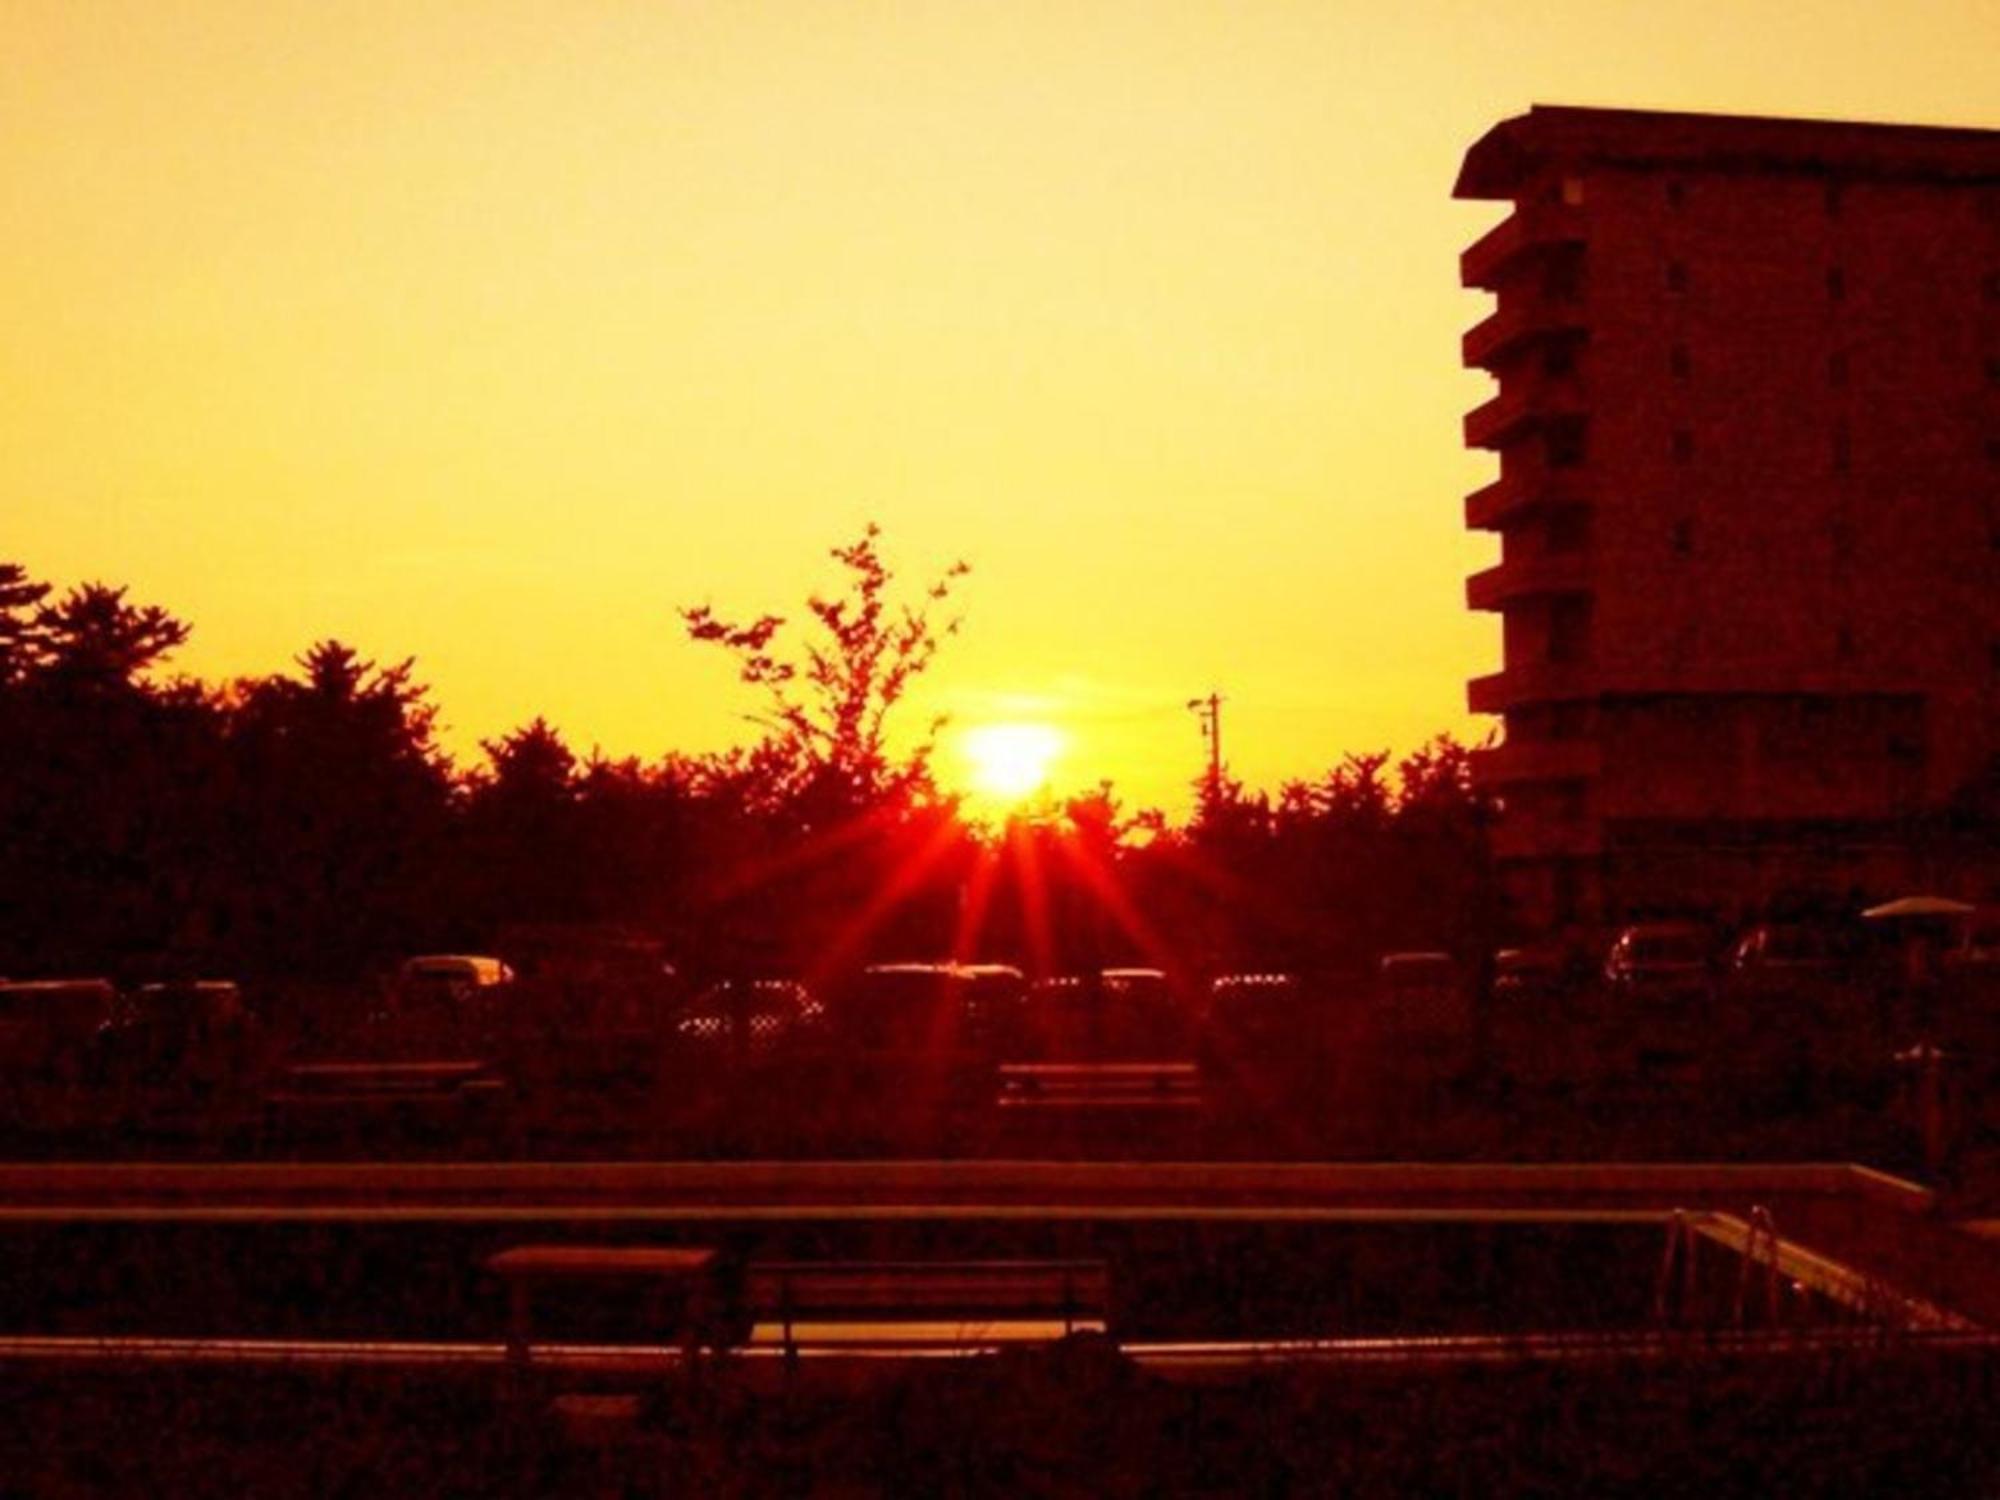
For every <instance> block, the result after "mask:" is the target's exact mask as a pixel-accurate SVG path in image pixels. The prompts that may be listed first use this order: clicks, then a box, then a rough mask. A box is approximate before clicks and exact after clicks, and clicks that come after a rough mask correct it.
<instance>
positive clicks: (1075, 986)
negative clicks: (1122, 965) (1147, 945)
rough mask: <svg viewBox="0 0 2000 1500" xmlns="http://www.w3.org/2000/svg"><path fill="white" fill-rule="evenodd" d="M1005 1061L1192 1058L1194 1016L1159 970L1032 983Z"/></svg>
mask: <svg viewBox="0 0 2000 1500" xmlns="http://www.w3.org/2000/svg"><path fill="white" fill-rule="evenodd" d="M1020 1040H1021V1046H1020V1047H1019V1048H1018V1049H1017V1050H1016V1051H1015V1053H1013V1054H1011V1055H1010V1057H1009V1060H1010V1061H1024V1062H1050V1063H1109V1062H1154V1061H1161V1060H1167V1059H1180V1060H1183V1061H1186V1060H1191V1059H1192V1058H1193V1057H1194V1051H1195V1016H1194V1012H1193V1007H1192V1006H1190V1005H1189V1004H1188V1003H1187V1002H1186V1001H1185V1000H1184V999H1183V998H1182V997H1181V995H1180V994H1179V993H1178V992H1177V991H1176V990H1175V988H1174V986H1173V984H1172V983H1171V982H1170V981H1169V980H1168V978H1167V975H1166V974H1165V972H1164V971H1162V970H1160V969H1103V970H1100V971H1099V972H1097V973H1095V974H1068V975H1062V976H1059V977H1055V978H1049V979H1040V980H1037V981H1036V982H1035V983H1034V984H1033V985H1031V986H1030V987H1029V989H1028V996H1027V1005H1026V1011H1025V1014H1024V1016H1023V1018H1022V1027H1021V1038H1020Z"/></svg>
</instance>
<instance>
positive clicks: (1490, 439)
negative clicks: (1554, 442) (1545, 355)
mask: <svg viewBox="0 0 2000 1500" xmlns="http://www.w3.org/2000/svg"><path fill="white" fill-rule="evenodd" d="M1583 414H1584V404H1583V393H1582V391H1581V390H1580V389H1579V388H1578V386H1577V383H1576V381H1575V380H1574V379H1546V378H1544V379H1535V380H1529V381H1526V382H1524V383H1518V384H1517V383H1515V382H1512V381H1510V382H1508V383H1507V384H1506V385H1503V386H1502V387H1501V388H1500V394H1499V395H1497V396H1495V397H1494V398H1493V399H1492V400H1491V401H1488V402H1487V403H1486V404H1485V405H1484V406H1475V407H1474V408H1473V409H1472V410H1471V411H1469V412H1467V413H1466V414H1465V445H1466V447H1468V448H1504V447H1506V446H1507V444H1509V443H1511V442H1513V441H1514V440H1515V439H1516V438H1518V437H1520V436H1521V435H1522V434H1523V433H1525V432H1530V431H1532V430H1533V429H1535V428H1536V427H1539V426H1542V425H1544V424H1548V423H1554V422H1563V421H1575V420H1577V419H1578V418H1580V417H1582V416H1583Z"/></svg>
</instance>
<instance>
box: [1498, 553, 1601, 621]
mask: <svg viewBox="0 0 2000 1500" xmlns="http://www.w3.org/2000/svg"><path fill="white" fill-rule="evenodd" d="M1596 571H1597V570H1596V568H1595V566H1594V564H1593V561H1592V558H1591V554H1590V553H1589V552H1587V551H1577V552H1552V553H1548V554H1546V555H1544V556H1541V557H1523V558H1516V559H1514V560H1512V561H1509V562H1503V563H1500V564H1498V565H1497V566H1495V567H1491V568H1487V569H1485V570H1483V571H1481V572H1478V573H1474V574H1473V575H1472V576H1471V577H1470V578H1468V579H1466V580H1465V603H1466V607H1467V608H1468V609H1505V608H1506V607H1507V606H1508V605H1509V604H1511V603H1512V602H1514V601H1515V600H1517V599H1533V598H1538V597H1543V596H1547V595H1550V594H1587V593H1589V592H1590V591H1591V589H1592V588H1594V587H1595V585H1596Z"/></svg>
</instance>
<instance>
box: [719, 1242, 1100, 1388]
mask: <svg viewBox="0 0 2000 1500" xmlns="http://www.w3.org/2000/svg"><path fill="white" fill-rule="evenodd" d="M1110 1280H1111V1278H1110V1271H1109V1268H1108V1267H1107V1266H1106V1264H1105V1263H1104V1262H1103V1261H1098V1260H1006V1261H852V1262H842V1261H827V1262H816V1261H761V1262H754V1263H752V1264H751V1265H750V1267H749V1268H748V1272H747V1274H746V1277H745V1285H744V1294H745V1303H746V1305H747V1309H748V1311H749V1313H750V1316H751V1319H752V1322H753V1328H752V1332H751V1343H752V1344H753V1345H758V1344H762V1345H766V1346H769V1345H771V1344H777V1345H779V1346H780V1347H782V1348H783V1349H784V1352H785V1358H786V1361H787V1363H791V1362H794V1361H796V1359H797V1357H798V1352H799V1347H800V1345H801V1344H802V1343H804V1344H812V1345H818V1346H832V1347H840V1348H846V1349H861V1348H869V1347H876V1348H880V1347H896V1348H901V1347H909V1346H928V1347H940V1346H945V1347H952V1348H960V1349H963V1348H987V1347H993V1346H997V1345H1000V1344H1018V1343H1037V1342H1049V1341H1052V1340H1054V1339H1057V1338H1061V1337H1063V1336H1065V1335H1067V1334H1071V1333H1077V1332H1086V1331H1095V1332H1101V1331H1102V1330H1103V1328H1104V1326H1105V1320H1106V1317H1107V1316H1108V1313H1109V1309H1110Z"/></svg>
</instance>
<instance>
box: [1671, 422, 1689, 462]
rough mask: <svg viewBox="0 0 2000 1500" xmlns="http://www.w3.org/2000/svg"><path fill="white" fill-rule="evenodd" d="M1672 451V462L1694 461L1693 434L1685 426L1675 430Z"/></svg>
mask: <svg viewBox="0 0 2000 1500" xmlns="http://www.w3.org/2000/svg"><path fill="white" fill-rule="evenodd" d="M1673 452H1674V462H1675V463H1677V464H1685V463H1692V462H1694V434H1693V433H1691V432H1689V431H1688V430H1687V429H1686V428H1681V429H1680V430H1678V431H1677V432H1675V433H1674V440H1673Z"/></svg>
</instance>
